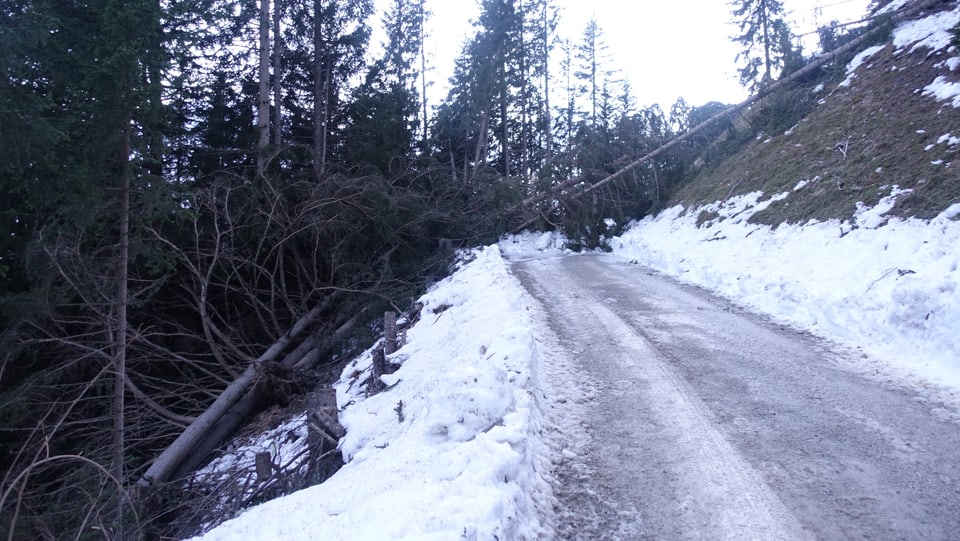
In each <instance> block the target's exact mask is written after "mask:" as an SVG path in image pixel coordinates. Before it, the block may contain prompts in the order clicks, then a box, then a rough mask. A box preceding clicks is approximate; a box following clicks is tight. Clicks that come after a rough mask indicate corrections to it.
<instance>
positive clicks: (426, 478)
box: [197, 7, 960, 541]
mask: <svg viewBox="0 0 960 541" xmlns="http://www.w3.org/2000/svg"><path fill="white" fill-rule="evenodd" d="M958 22H960V7H958V8H956V9H954V10H953V11H951V12H946V13H943V14H939V15H936V16H933V17H930V18H928V19H925V20H923V21H919V22H912V23H909V24H906V25H903V26H902V27H901V28H899V29H898V30H897V32H896V34H895V36H894V43H895V45H896V47H899V48H907V47H920V46H922V47H927V48H930V49H934V48H937V49H934V50H946V51H948V52H949V53H950V54H951V55H952V57H951V58H950V59H949V60H947V61H945V64H944V65H945V66H947V67H948V68H949V70H950V72H951V73H950V77H952V79H956V77H955V76H954V75H955V74H954V73H953V72H956V71H957V70H958V69H960V57H958V56H957V54H958V52H957V51H956V50H955V49H952V48H949V45H948V43H949V39H945V38H944V36H945V35H946V31H947V29H949V28H951V27H952V26H953V25H956V24H957V23H958ZM868 57H869V55H868V54H867V55H862V56H860V57H858V58H857V59H856V65H851V66H850V69H849V73H850V74H851V77H855V75H856V73H857V70H860V69H869V65H868V62H869V58H868ZM917 91H918V93H923V94H925V95H927V96H928V97H929V98H930V99H935V100H939V101H942V102H944V103H946V104H951V103H952V104H953V105H957V99H958V98H957V96H960V83H955V82H951V80H950V79H949V78H947V77H944V78H943V79H938V80H935V81H930V85H929V86H927V87H924V88H920V89H917ZM937 136H938V137H939V139H937V141H938V144H939V145H944V146H946V147H949V148H950V149H953V151H955V150H956V148H957V143H958V141H960V125H958V126H957V129H956V130H955V131H953V132H951V133H943V134H937ZM942 165H943V167H952V168H955V167H956V165H954V164H949V163H946V164H942ZM816 182H818V180H817V179H811V180H809V181H805V182H799V183H797V184H796V186H795V187H794V188H793V189H792V190H790V191H786V192H783V193H778V194H766V195H764V194H762V193H760V192H754V193H751V194H747V195H743V196H739V197H734V198H731V199H729V200H726V201H722V202H716V203H713V204H710V205H707V206H704V207H701V208H684V207H681V206H676V207H673V208H671V209H668V210H666V211H664V212H662V213H661V214H660V215H658V216H655V217H650V218H647V219H645V220H643V221H641V222H639V223H637V224H635V225H634V226H633V227H632V228H631V229H629V230H628V231H627V232H625V233H624V234H623V235H621V236H620V237H617V238H614V239H611V240H610V245H611V246H612V247H613V249H614V254H613V255H612V256H611V257H621V258H625V259H627V260H629V261H633V262H636V263H637V264H639V265H643V266H646V267H649V268H651V269H653V270H656V271H659V272H661V273H664V274H668V275H671V276H675V277H677V278H678V279H680V280H683V281H686V282H690V283H694V284H697V285H700V286H702V287H705V288H707V289H711V290H713V291H715V292H717V293H719V294H720V295H723V296H725V297H728V298H731V299H733V300H735V301H737V302H738V303H740V304H743V305H745V306H748V307H751V308H752V309H754V310H756V311H759V312H763V313H766V314H769V315H771V316H772V317H774V318H775V319H777V320H778V321H782V322H784V323H787V324H790V325H792V326H795V327H798V328H801V329H806V330H809V331H810V332H812V333H814V334H817V335H819V336H823V337H826V338H829V339H832V340H834V341H836V342H838V343H840V344H842V345H844V346H847V347H849V348H850V349H851V351H852V354H851V355H850V359H849V360H850V362H852V363H854V364H855V365H856V366H859V367H861V368H863V369H865V370H867V371H869V372H870V373H871V374H873V375H875V376H877V377H881V378H883V379H886V380H890V381H895V382H897V384H903V385H914V386H924V387H927V388H932V389H939V390H941V391H943V395H944V396H948V395H952V396H954V397H956V396H960V269H958V267H960V203H957V204H953V205H952V206H949V208H948V209H947V210H946V211H944V212H942V213H941V214H940V215H939V216H937V217H936V218H933V219H930V220H916V219H901V218H896V217H889V216H887V215H886V213H887V212H888V211H890V209H892V208H893V205H894V203H895V201H896V199H897V197H901V196H904V195H905V194H906V193H907V191H906V190H900V189H899V188H898V187H897V186H896V185H895V183H894V181H893V180H891V181H890V182H889V185H888V186H887V187H886V192H885V193H886V197H885V198H883V199H882V200H881V201H880V203H879V204H878V205H876V206H873V207H868V206H866V205H860V206H859V210H858V211H857V213H856V216H855V217H853V218H852V219H850V220H845V221H844V220H833V221H824V222H815V221H811V222H808V223H805V224H802V225H781V226H779V227H776V228H773V227H770V226H765V225H757V224H751V223H749V222H748V219H749V217H750V216H751V215H752V214H754V213H756V212H759V211H761V210H762V209H764V208H765V207H766V206H767V205H769V204H770V203H771V202H774V201H778V202H779V201H787V202H789V201H790V200H791V198H797V197H802V196H803V192H804V190H811V189H813V188H815V187H816ZM562 245H563V239H562V238H560V237H558V236H557V235H555V234H550V233H547V234H535V233H528V234H525V235H522V236H516V237H511V238H508V239H505V240H503V241H502V242H501V243H500V245H499V246H490V247H486V248H484V249H481V250H477V251H475V252H472V255H471V256H470V257H471V258H472V260H470V261H469V262H467V263H464V264H463V265H461V268H460V269H459V270H458V271H457V272H456V273H455V274H454V275H453V276H451V277H450V278H447V279H445V280H443V281H442V282H440V283H439V284H437V285H436V286H435V287H434V288H433V289H432V291H430V292H429V293H428V294H427V295H426V296H424V297H423V298H422V299H421V302H422V303H423V306H424V307H423V310H422V317H421V320H420V321H419V322H418V323H417V324H416V325H415V326H414V327H413V328H412V329H411V330H410V331H409V332H408V335H407V336H406V340H405V342H404V345H403V347H401V348H400V350H399V351H397V352H396V353H395V354H393V355H392V356H391V360H392V361H393V362H395V363H400V364H401V367H400V368H399V370H398V371H397V372H395V373H394V374H391V375H389V376H385V377H384V380H385V383H386V384H387V385H388V389H387V390H386V391H384V392H382V393H380V394H378V395H375V396H373V397H370V398H366V396H365V392H364V389H363V388H361V386H360V384H359V383H358V382H360V381H362V379H363V378H362V377H361V376H362V374H363V373H364V372H365V371H367V370H369V366H370V362H371V358H370V354H369V352H368V353H367V354H365V355H363V356H361V357H360V358H359V359H357V360H356V361H354V362H353V363H351V364H350V365H348V366H347V368H346V369H345V371H344V372H343V376H342V377H341V379H340V382H339V383H338V386H337V398H338V404H339V407H340V410H341V414H340V415H341V421H342V423H343V425H344V426H345V427H346V428H347V431H348V433H347V436H346V437H345V438H344V439H343V440H342V442H341V448H342V452H343V455H344V459H345V460H346V461H347V464H346V465H345V466H344V467H343V468H342V469H341V470H340V471H339V472H338V473H336V474H335V475H334V476H333V477H332V478H330V479H329V480H328V481H327V482H325V483H323V484H321V485H318V486H314V487H312V488H309V489H306V490H303V491H300V492H297V493H294V494H292V495H289V496H286V497H283V498H280V499H277V500H274V501H271V502H268V503H266V504H263V505H260V506H258V507H255V508H252V509H250V510H247V511H246V512H243V513H242V514H241V515H240V516H238V517H236V518H234V519H232V520H229V521H227V522H225V523H224V524H222V525H220V526H218V527H216V528H215V529H213V530H212V531H210V532H208V533H207V534H205V535H203V536H201V537H199V538H197V539H203V540H205V541H214V540H217V541H239V540H246V539H258V540H274V539H276V540H281V539H282V540H283V541H306V540H321V539H322V540H327V539H351V540H385V539H405V540H453V539H472V540H473V539H475V540H491V541H492V540H494V539H499V540H507V539H510V540H528V539H550V538H551V537H552V535H553V530H552V523H553V522H552V521H553V508H552V506H553V502H554V498H553V495H552V490H551V485H550V481H551V476H550V468H551V465H552V463H553V462H554V461H555V460H556V457H557V456H558V455H560V454H562V452H563V451H562V449H560V448H558V445H557V442H554V441H552V440H550V438H549V435H548V433H549V430H550V427H549V426H547V423H546V421H545V419H547V418H549V417H550V414H549V412H548V409H549V408H550V407H551V402H550V401H551V400H557V398H556V395H555V393H554V391H555V390H553V389H551V390H550V392H546V391H545V390H546V389H548V388H549V382H548V381H546V379H547V378H546V377H545V376H544V373H545V371H544V367H543V366H542V365H541V363H542V362H543V361H544V360H545V359H544V351H543V349H542V347H541V345H540V343H539V342H538V338H539V336H538V332H539V331H538V328H539V327H538V325H542V321H541V320H540V319H539V316H538V315H537V310H538V309H537V307H536V305H535V302H534V301H533V300H532V299H531V298H530V297H529V296H528V295H527V293H526V292H525V291H524V290H523V289H522V287H521V286H520V284H519V282H518V281H517V280H516V279H515V278H514V277H513V276H512V275H511V274H510V272H509V267H508V264H507V263H506V262H505V260H504V259H505V258H506V259H507V260H509V259H510V258H527V257H563V256H565V255H567V254H568V253H569V252H566V251H564V250H563V249H562ZM858 350H859V351H858ZM570 392H571V393H575V391H570ZM551 393H554V394H553V395H551Z"/></svg>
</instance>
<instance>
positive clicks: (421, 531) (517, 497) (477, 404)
mask: <svg viewBox="0 0 960 541" xmlns="http://www.w3.org/2000/svg"><path fill="white" fill-rule="evenodd" d="M469 257H470V258H473V260H472V261H471V262H470V263H468V264H465V265H464V266H463V267H462V268H461V269H460V270H459V271H458V272H456V274H454V275H453V276H452V277H450V278H447V279H446V280H443V281H442V282H440V283H439V284H437V286H436V287H435V288H433V290H432V291H431V292H429V293H428V294H427V295H425V296H424V297H423V298H421V299H420V302H422V303H423V309H422V312H421V313H422V316H421V319H420V321H419V322H418V323H417V324H416V325H415V326H414V327H413V328H412V329H410V331H409V332H408V335H407V337H406V345H404V346H403V347H402V348H400V350H399V351H397V352H396V353H395V354H393V355H391V357H390V360H391V361H392V362H394V363H401V364H402V366H401V368H400V369H399V370H398V371H397V372H395V373H394V374H391V375H389V376H384V380H385V382H386V383H387V385H388V388H387V390H386V391H384V392H382V393H380V394H377V395H375V396H372V397H370V398H366V393H365V389H364V388H363V387H361V385H360V383H359V382H360V381H361V380H362V379H363V378H362V377H360V375H361V373H363V372H368V371H369V369H370V363H371V357H370V352H367V353H366V354H365V355H363V356H362V357H360V358H359V359H357V360H356V361H354V362H353V363H351V364H350V365H348V366H347V367H346V369H345V370H344V372H343V377H342V378H341V380H340V382H339V384H338V385H337V402H338V404H339V407H340V409H341V414H340V418H341V422H342V423H343V425H344V427H345V428H346V429H347V436H346V437H345V438H344V439H343V440H342V442H341V448H342V451H343V455H344V459H345V460H346V461H347V464H346V465H345V466H344V467H343V468H342V469H341V470H340V471H339V472H337V473H336V474H335V475H334V476H333V477H332V478H330V479H329V480H328V481H326V482H325V483H323V484H321V485H318V486H314V487H311V488H308V489H306V490H302V491H300V492H297V493H294V494H292V495H290V496H287V497H284V498H280V499H277V500H273V501H271V502H268V503H266V504H264V505H261V506H258V507H255V508H253V509H250V510H248V511H246V512H244V513H243V514H242V515H240V516H239V517H238V518H236V519H234V520H231V521H228V522H226V523H224V524H222V525H221V526H219V527H217V528H216V529H214V530H213V531H211V532H209V533H207V534H206V535H205V536H203V537H202V539H204V540H205V541H211V540H224V541H226V540H241V539H243V540H246V539H257V540H269V539H277V540H280V539H282V540H284V541H300V540H302V541H306V540H314V539H317V540H319V539H350V540H375V539H409V540H414V539H416V540H438V541H439V540H448V539H477V540H494V539H515V540H521V539H546V538H549V537H550V535H549V533H550V529H549V525H548V524H546V523H545V522H544V521H545V520H547V518H546V517H549V512H550V506H551V505H552V501H553V498H552V496H551V490H550V486H549V483H548V477H547V476H548V473H549V464H548V461H549V453H548V452H547V450H546V448H545V444H544V442H543V441H542V439H541V436H540V433H541V427H540V423H541V407H540V405H538V403H537V396H538V395H537V389H538V388H539V387H540V382H539V380H538V374H537V363H538V361H539V360H538V358H537V347H536V344H535V340H534V335H533V333H532V330H531V322H530V318H529V315H528V309H529V304H528V302H529V301H528V300H527V299H528V298H527V297H526V296H525V294H524V293H523V290H522V289H521V287H520V285H519V283H518V282H517V281H516V279H515V278H514V277H513V276H511V275H510V274H509V272H508V270H507V266H506V264H505V263H504V261H503V259H502V258H501V256H500V251H499V249H498V248H497V246H490V247H487V248H485V249H483V250H479V251H476V252H474V253H472V254H470V256H469Z"/></svg>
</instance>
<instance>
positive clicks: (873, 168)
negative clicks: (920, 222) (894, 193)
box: [673, 45, 960, 225]
mask: <svg viewBox="0 0 960 541" xmlns="http://www.w3.org/2000/svg"><path fill="white" fill-rule="evenodd" d="M928 53H929V50H927V49H920V50H918V51H916V52H912V53H907V52H904V53H902V54H900V55H894V49H893V46H892V45H889V46H887V48H886V49H885V50H883V51H880V52H878V53H876V54H875V55H873V56H872V57H871V58H870V59H868V60H867V61H866V62H865V63H864V65H862V66H861V67H860V68H859V69H858V70H857V74H856V77H855V78H854V79H853V80H852V84H851V85H850V86H849V87H843V86H837V85H836V82H834V83H833V84H828V85H827V86H826V89H822V90H820V92H819V93H816V94H814V93H813V90H812V89H809V88H806V89H797V90H794V91H792V93H791V94H790V95H789V96H786V97H784V96H781V97H780V98H779V100H780V102H783V101H784V100H787V101H789V100H791V99H792V100H793V101H794V102H795V103H796V104H797V105H796V107H802V103H803V102H808V100H810V99H813V100H814V101H813V102H809V103H811V105H813V107H812V111H811V112H810V113H809V114H807V115H806V117H805V118H803V119H802V120H801V121H800V122H799V123H797V124H796V125H795V126H793V127H792V128H791V129H788V130H783V131H779V132H778V133H767V134H764V133H760V134H759V135H758V136H756V137H751V140H750V141H749V142H748V143H746V144H745V145H743V147H742V148H741V149H740V150H739V151H738V152H736V153H735V154H733V155H732V156H730V157H728V158H726V159H724V160H723V161H722V162H720V163H719V164H718V165H716V166H715V167H706V168H703V169H702V170H701V171H699V172H698V173H695V174H696V176H695V177H694V178H693V180H692V181H691V182H689V183H687V184H686V185H684V186H683V187H681V188H680V189H679V190H678V192H677V194H676V195H675V196H674V201H673V202H674V203H677V202H682V203H684V204H685V205H687V206H688V207H696V206H699V205H701V204H704V203H710V202H713V201H717V200H723V199H726V198H727V197H729V196H731V195H738V194H744V193H748V192H752V191H755V190H760V191H762V192H764V194H765V195H766V196H771V195H774V194H777V193H781V192H785V191H791V190H793V189H794V187H795V186H796V185H797V183H798V182H800V181H803V180H806V181H808V184H807V185H806V187H804V188H803V189H800V190H797V191H796V192H794V193H792V194H791V195H790V196H789V197H787V198H786V199H784V200H782V201H779V202H775V203H773V204H772V205H771V206H770V207H769V208H767V209H766V210H764V211H763V212H760V213H757V214H756V215H755V216H754V217H753V219H752V221H754V222H758V223H765V224H770V225H776V224H779V223H782V222H790V223H803V222H806V221H808V220H810V219H816V220H826V219H831V218H839V219H849V218H850V217H851V216H852V215H853V213H854V210H855V209H856V203H857V202H858V201H862V202H863V203H866V204H868V205H872V204H875V203H876V202H877V201H878V200H879V199H880V198H881V197H883V196H885V195H888V194H889V193H890V190H891V189H892V187H893V186H894V185H898V186H899V187H900V188H902V189H907V188H909V189H912V190H913V192H912V193H911V194H909V195H904V196H901V198H900V199H899V200H898V205H897V207H896V208H895V209H894V210H893V211H892V212H891V214H895V215H898V216H903V217H907V216H915V217H918V218H931V217H933V216H936V215H937V214H938V213H940V212H941V211H943V210H944V209H945V208H947V207H949V206H950V205H951V204H953V203H956V202H960V160H958V150H960V145H955V146H952V147H951V146H950V145H949V144H947V143H939V144H938V143H937V141H938V139H939V138H940V137H941V136H943V135H945V134H951V135H952V136H953V137H960V109H957V108H954V107H953V106H951V105H950V103H949V102H938V101H937V100H936V99H934V98H933V97H931V96H924V95H922V92H923V88H924V87H925V86H927V85H928V84H930V82H932V81H933V80H934V79H935V78H936V77H937V76H938V75H944V76H946V77H947V78H948V80H960V72H951V71H950V69H949V68H948V67H946V66H945V65H944V64H943V61H944V60H945V59H946V58H949V57H950V56H954V55H955V53H954V54H953V55H950V54H948V53H946V52H945V51H941V52H939V53H937V54H933V55H930V56H929V57H928V56H927V54H928ZM771 104H772V105H774V106H776V105H778V104H777V103H775V102H773V100H770V99H768V100H767V101H766V103H764V104H762V106H764V107H769V106H770V105H771ZM779 105H780V106H781V107H782V103H780V104H779ZM754 109H755V110H754V111H752V112H750V113H748V114H747V115H746V117H745V119H743V120H742V121H741V122H740V123H741V124H743V123H744V121H746V122H747V123H749V122H753V124H754V126H756V125H757V124H758V123H759V122H758V120H757V119H758V118H762V117H763V113H762V112H758V109H759V108H758V107H755V108H754ZM767 116H769V115H767ZM767 125H770V124H769V123H768V124H767ZM742 129H749V127H747V126H743V127H742ZM754 130H756V127H754ZM705 218H707V217H705Z"/></svg>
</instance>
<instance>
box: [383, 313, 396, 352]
mask: <svg viewBox="0 0 960 541" xmlns="http://www.w3.org/2000/svg"><path fill="white" fill-rule="evenodd" d="M394 351H397V313H396V312H384V313H383V354H384V355H390V354H391V353H393V352H394Z"/></svg>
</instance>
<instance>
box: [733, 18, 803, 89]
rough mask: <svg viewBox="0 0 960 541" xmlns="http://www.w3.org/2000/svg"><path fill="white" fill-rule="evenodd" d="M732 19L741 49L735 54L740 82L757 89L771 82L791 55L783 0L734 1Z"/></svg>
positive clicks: (790, 40)
mask: <svg viewBox="0 0 960 541" xmlns="http://www.w3.org/2000/svg"><path fill="white" fill-rule="evenodd" d="M730 6H731V9H732V11H731V13H732V15H733V22H734V24H736V25H737V28H738V29H739V34H737V35H735V36H733V40H734V41H735V42H737V43H739V44H740V45H741V47H743V49H742V50H741V52H740V53H739V54H738V55H737V61H738V62H741V63H742V64H743V66H742V67H741V68H740V84H742V85H743V86H746V87H748V88H750V90H756V89H758V88H760V87H762V86H765V85H768V84H770V83H771V82H773V80H774V77H775V76H778V75H779V71H780V70H781V69H782V68H783V63H784V59H785V57H788V56H789V55H790V52H791V51H790V49H789V47H790V43H792V39H791V38H790V28H789V26H788V25H787V22H786V21H785V19H784V16H785V13H784V9H783V1H782V0H733V1H732V2H731V3H730Z"/></svg>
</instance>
